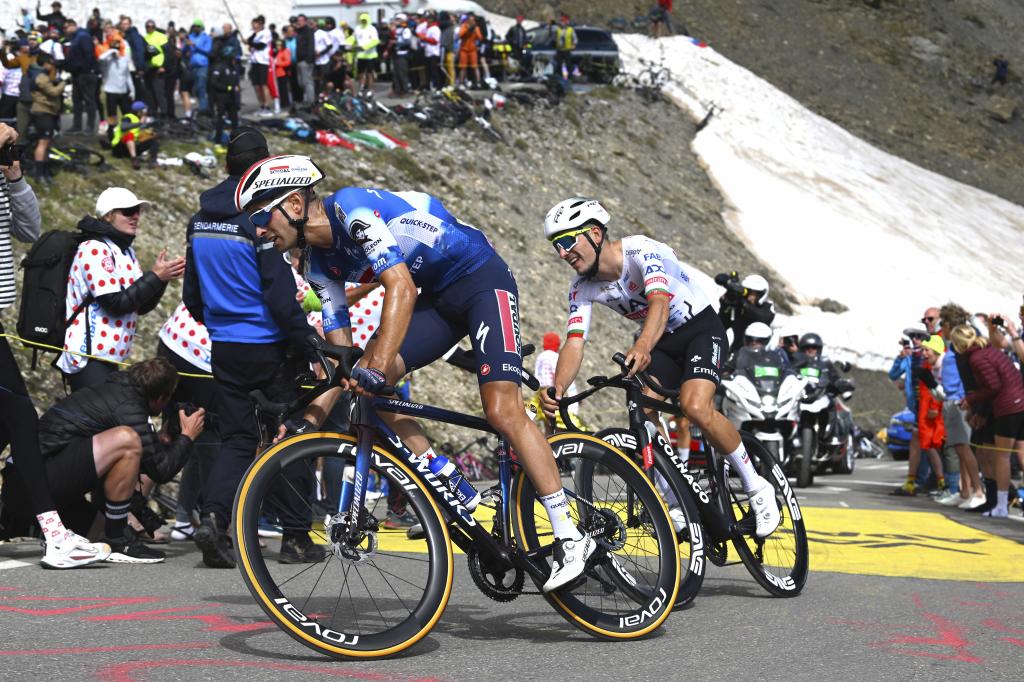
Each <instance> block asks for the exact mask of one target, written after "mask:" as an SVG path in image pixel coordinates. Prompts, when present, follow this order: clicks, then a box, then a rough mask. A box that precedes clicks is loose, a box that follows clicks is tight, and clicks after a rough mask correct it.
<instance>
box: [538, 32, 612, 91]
mask: <svg viewBox="0 0 1024 682" xmlns="http://www.w3.org/2000/svg"><path fill="white" fill-rule="evenodd" d="M574 28H575V30H576V49H575V50H573V53H572V64H573V67H576V66H579V69H580V73H582V74H583V75H584V76H585V77H586V78H587V79H588V80H590V81H593V82H595V83H608V82H611V80H612V78H614V77H615V74H617V73H618V72H619V67H620V62H619V46H618V45H616V44H615V39H614V38H612V34H611V32H610V31H606V30H604V29H603V28H595V27H593V26H576V27H574ZM554 58H555V27H554V26H550V25H546V26H538V27H537V28H534V29H531V30H529V31H527V32H526V49H525V50H524V61H525V64H524V66H526V67H527V72H528V73H532V74H533V75H534V76H537V77H540V76H543V75H545V74H546V73H547V72H548V70H549V69H550V66H551V62H552V61H553V60H554Z"/></svg>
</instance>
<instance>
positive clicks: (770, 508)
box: [747, 477, 782, 538]
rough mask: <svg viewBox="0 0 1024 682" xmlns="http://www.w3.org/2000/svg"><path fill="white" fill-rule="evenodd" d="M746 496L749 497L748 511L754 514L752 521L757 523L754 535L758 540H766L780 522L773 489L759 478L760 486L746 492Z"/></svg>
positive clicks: (780, 518)
mask: <svg viewBox="0 0 1024 682" xmlns="http://www.w3.org/2000/svg"><path fill="white" fill-rule="evenodd" d="M758 478H761V477H758ZM747 495H749V496H750V509H751V510H752V511H753V512H754V519H755V520H756V521H757V530H756V531H755V532H756V535H757V537H759V538H766V537H768V536H769V535H771V534H772V533H774V532H775V529H776V528H778V527H779V524H780V523H781V522H782V515H781V514H779V505H778V503H777V502H776V501H775V488H773V487H772V484H771V483H769V482H768V481H767V480H765V479H764V478H761V483H760V485H759V486H758V487H757V488H755V489H754V490H748V491H747Z"/></svg>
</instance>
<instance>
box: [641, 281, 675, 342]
mask: <svg viewBox="0 0 1024 682" xmlns="http://www.w3.org/2000/svg"><path fill="white" fill-rule="evenodd" d="M648 300H649V302H650V305H649V306H648V309H647V319H645V320H644V326H643V329H642V330H641V332H640V336H639V338H638V339H637V340H638V341H643V342H644V343H645V344H646V345H647V347H648V348H654V344H656V343H658V339H660V338H661V337H662V335H663V334H664V333H665V324H666V323H667V322H668V297H667V296H662V295H661V294H655V295H652V296H651V297H650V298H649V299H648Z"/></svg>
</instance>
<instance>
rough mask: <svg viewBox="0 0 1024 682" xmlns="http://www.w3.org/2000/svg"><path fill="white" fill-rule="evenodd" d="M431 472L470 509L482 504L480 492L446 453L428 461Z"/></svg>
mask: <svg viewBox="0 0 1024 682" xmlns="http://www.w3.org/2000/svg"><path fill="white" fill-rule="evenodd" d="M428 466H429V467H430V472H431V473H432V474H434V475H435V476H437V477H438V479H440V481H441V483H443V484H444V486H445V487H446V488H448V490H449V491H451V493H452V494H453V495H455V497H456V498H457V499H458V500H459V502H460V503H461V504H462V506H463V507H465V508H466V509H468V510H469V511H473V510H474V509H476V506H477V505H478V504H480V493H478V492H477V490H476V488H474V487H473V485H472V484H471V483H470V482H469V481H467V480H466V477H465V476H464V475H463V473H462V472H461V471H459V467H457V466H456V465H455V462H452V461H450V460H449V459H448V458H447V457H445V456H444V455H434V456H433V457H431V458H430V460H429V461H428Z"/></svg>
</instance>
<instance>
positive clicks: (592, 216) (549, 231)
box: [544, 197, 612, 240]
mask: <svg viewBox="0 0 1024 682" xmlns="http://www.w3.org/2000/svg"><path fill="white" fill-rule="evenodd" d="M611 219H612V217H611V216H610V215H608V211H606V210H604V206H602V205H601V203H600V202H598V201H597V200H596V199H585V198H583V197H573V198H572V199H566V200H565V201H560V202H558V203H557V204H555V205H554V207H552V209H551V210H550V211H548V214H547V216H545V217H544V236H545V237H547V238H548V239H549V240H550V239H552V238H553V237H556V236H558V235H560V234H561V233H563V232H569V231H570V230H576V229H579V228H581V227H583V226H584V225H586V224H587V223H592V222H594V223H598V224H599V225H601V227H605V226H607V225H608V221H610V220H611Z"/></svg>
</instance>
